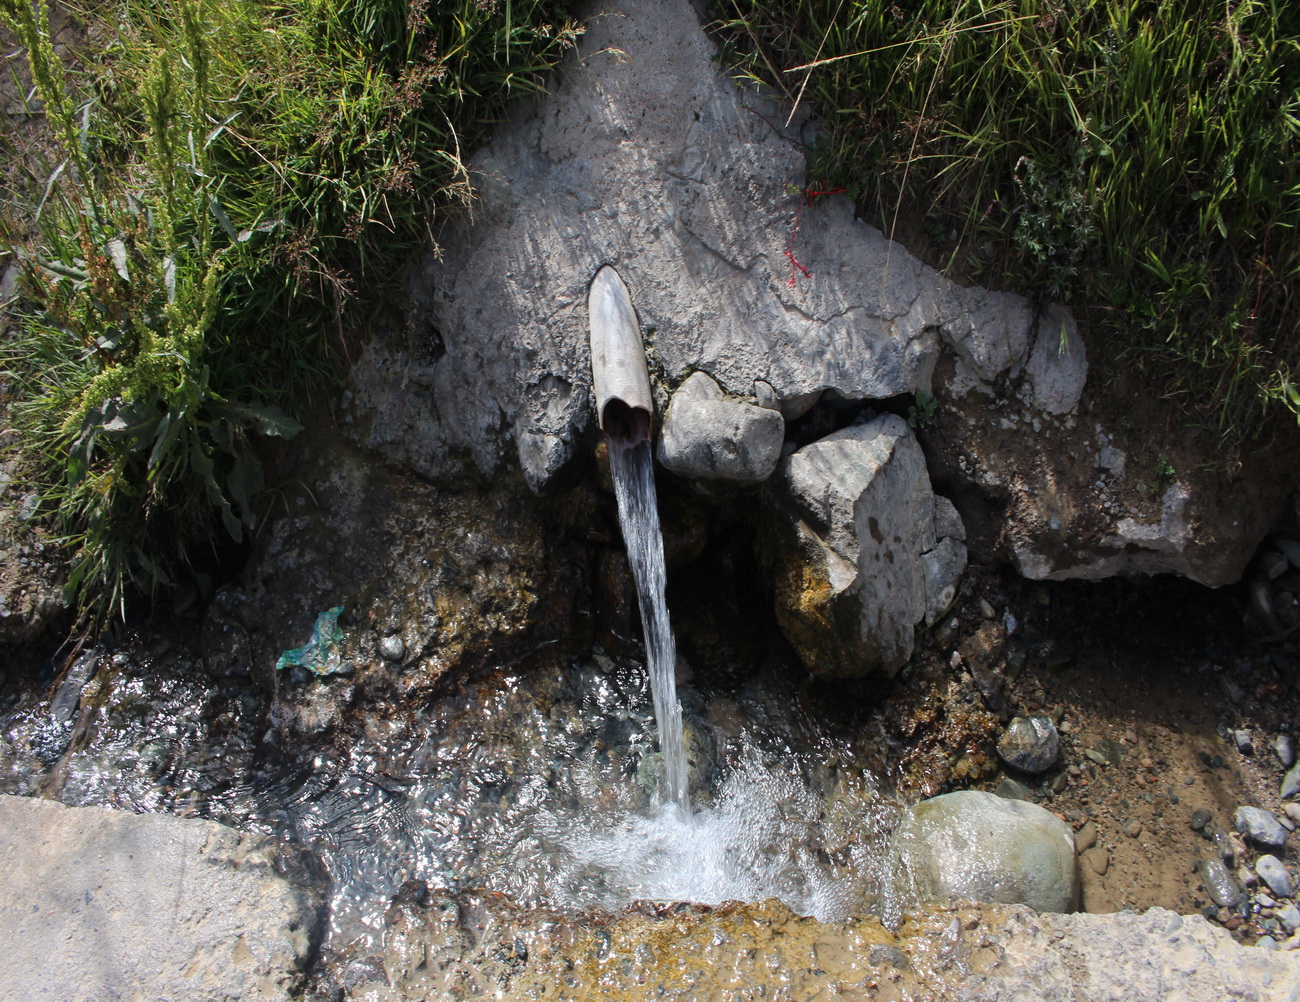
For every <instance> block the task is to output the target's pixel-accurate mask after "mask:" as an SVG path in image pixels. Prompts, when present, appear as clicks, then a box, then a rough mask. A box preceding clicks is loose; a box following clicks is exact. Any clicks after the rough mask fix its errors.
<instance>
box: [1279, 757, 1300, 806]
mask: <svg viewBox="0 0 1300 1002" xmlns="http://www.w3.org/2000/svg"><path fill="white" fill-rule="evenodd" d="M1298 793H1300V765H1297V766H1292V767H1291V771H1290V772H1288V773H1287V774H1286V775H1285V776H1283V777H1282V789H1281V792H1279V793H1278V795H1277V796H1278V799H1279V800H1290V799H1291V798H1293V797H1294V796H1295V795H1296V794H1298Z"/></svg>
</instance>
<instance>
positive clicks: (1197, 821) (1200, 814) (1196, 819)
mask: <svg viewBox="0 0 1300 1002" xmlns="http://www.w3.org/2000/svg"><path fill="white" fill-rule="evenodd" d="M1210 817H1211V815H1210V812H1209V811H1208V810H1207V809H1206V808H1204V807H1198V808H1197V809H1196V810H1194V811H1192V818H1191V820H1190V821H1189V822H1188V824H1190V825H1191V826H1192V827H1193V828H1194V829H1195V830H1196V831H1198V832H1204V831H1205V826H1206V825H1208V824H1209V823H1210Z"/></svg>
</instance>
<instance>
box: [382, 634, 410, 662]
mask: <svg viewBox="0 0 1300 1002" xmlns="http://www.w3.org/2000/svg"><path fill="white" fill-rule="evenodd" d="M405 653H406V644H405V643H404V642H403V641H402V638H401V637H400V636H398V635H396V634H392V635H390V636H387V637H382V638H380V641H379V654H380V656H381V657H383V659H384V660H385V661H401V660H402V655H404V654H405Z"/></svg>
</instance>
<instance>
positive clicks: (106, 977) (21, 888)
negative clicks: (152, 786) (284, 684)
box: [0, 796, 323, 1002]
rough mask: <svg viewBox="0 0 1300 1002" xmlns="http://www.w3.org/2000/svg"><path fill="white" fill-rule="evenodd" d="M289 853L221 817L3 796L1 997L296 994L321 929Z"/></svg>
mask: <svg viewBox="0 0 1300 1002" xmlns="http://www.w3.org/2000/svg"><path fill="white" fill-rule="evenodd" d="M289 856H290V854H289V853H288V852H287V851H286V850H284V849H282V848H281V847H279V845H278V843H276V842H275V841H274V840H272V839H269V838H266V837H265V836H261V835H250V834H241V833H239V832H236V831H234V830H233V829H231V828H226V827H225V826H223V825H219V824H216V823H214V822H211V821H200V820H182V819H180V818H174V817H167V816H164V815H152V814H147V815H137V814H130V813H128V812H125V811H111V810H103V809H100V808H92V807H81V808H71V807H64V806H63V805H62V804H58V803H54V802H52V801H48V800H33V799H28V798H24V797H7V796H5V797H0V871H3V873H4V875H5V876H4V880H3V881H0V932H2V933H3V938H4V942H5V950H4V953H3V956H0V997H3V998H6V999H24V1000H29V1002H44V1000H49V1002H54V1000H64V999H66V1000H72V999H118V998H131V999H137V998H138V999H186V1000H188V1002H205V1000H211V1002H218V1000H226V999H288V998H290V997H291V996H292V995H294V994H295V992H296V990H297V989H298V988H300V987H301V981H302V979H303V976H304V970H305V968H306V966H307V963H308V961H309V959H310V958H311V956H312V955H313V952H314V950H315V947H316V946H317V944H318V943H319V939H320V936H321V934H322V933H323V928H322V923H321V918H322V909H321V896H320V893H319V889H318V888H317V887H316V886H315V885H314V883H313V881H311V880H297V881H295V880H291V879H289V878H287V877H286V876H284V875H283V874H284V873H285V872H286V871H287V870H292V866H289V865H288V864H290V863H291V860H290V859H289ZM301 872H303V873H305V874H306V873H310V870H303V871H301ZM321 876H322V877H323V873H322V874H321Z"/></svg>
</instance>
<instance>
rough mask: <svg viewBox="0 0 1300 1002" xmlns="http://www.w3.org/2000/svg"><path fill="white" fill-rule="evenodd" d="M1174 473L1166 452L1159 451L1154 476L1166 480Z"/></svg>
mask: <svg viewBox="0 0 1300 1002" xmlns="http://www.w3.org/2000/svg"><path fill="white" fill-rule="evenodd" d="M1173 475H1174V464H1173V463H1171V462H1170V461H1169V456H1168V455H1167V454H1166V453H1163V452H1162V453H1160V455H1158V456H1157V457H1156V476H1157V477H1159V478H1160V479H1161V480H1168V479H1169V478H1170V477H1172V476H1173Z"/></svg>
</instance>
